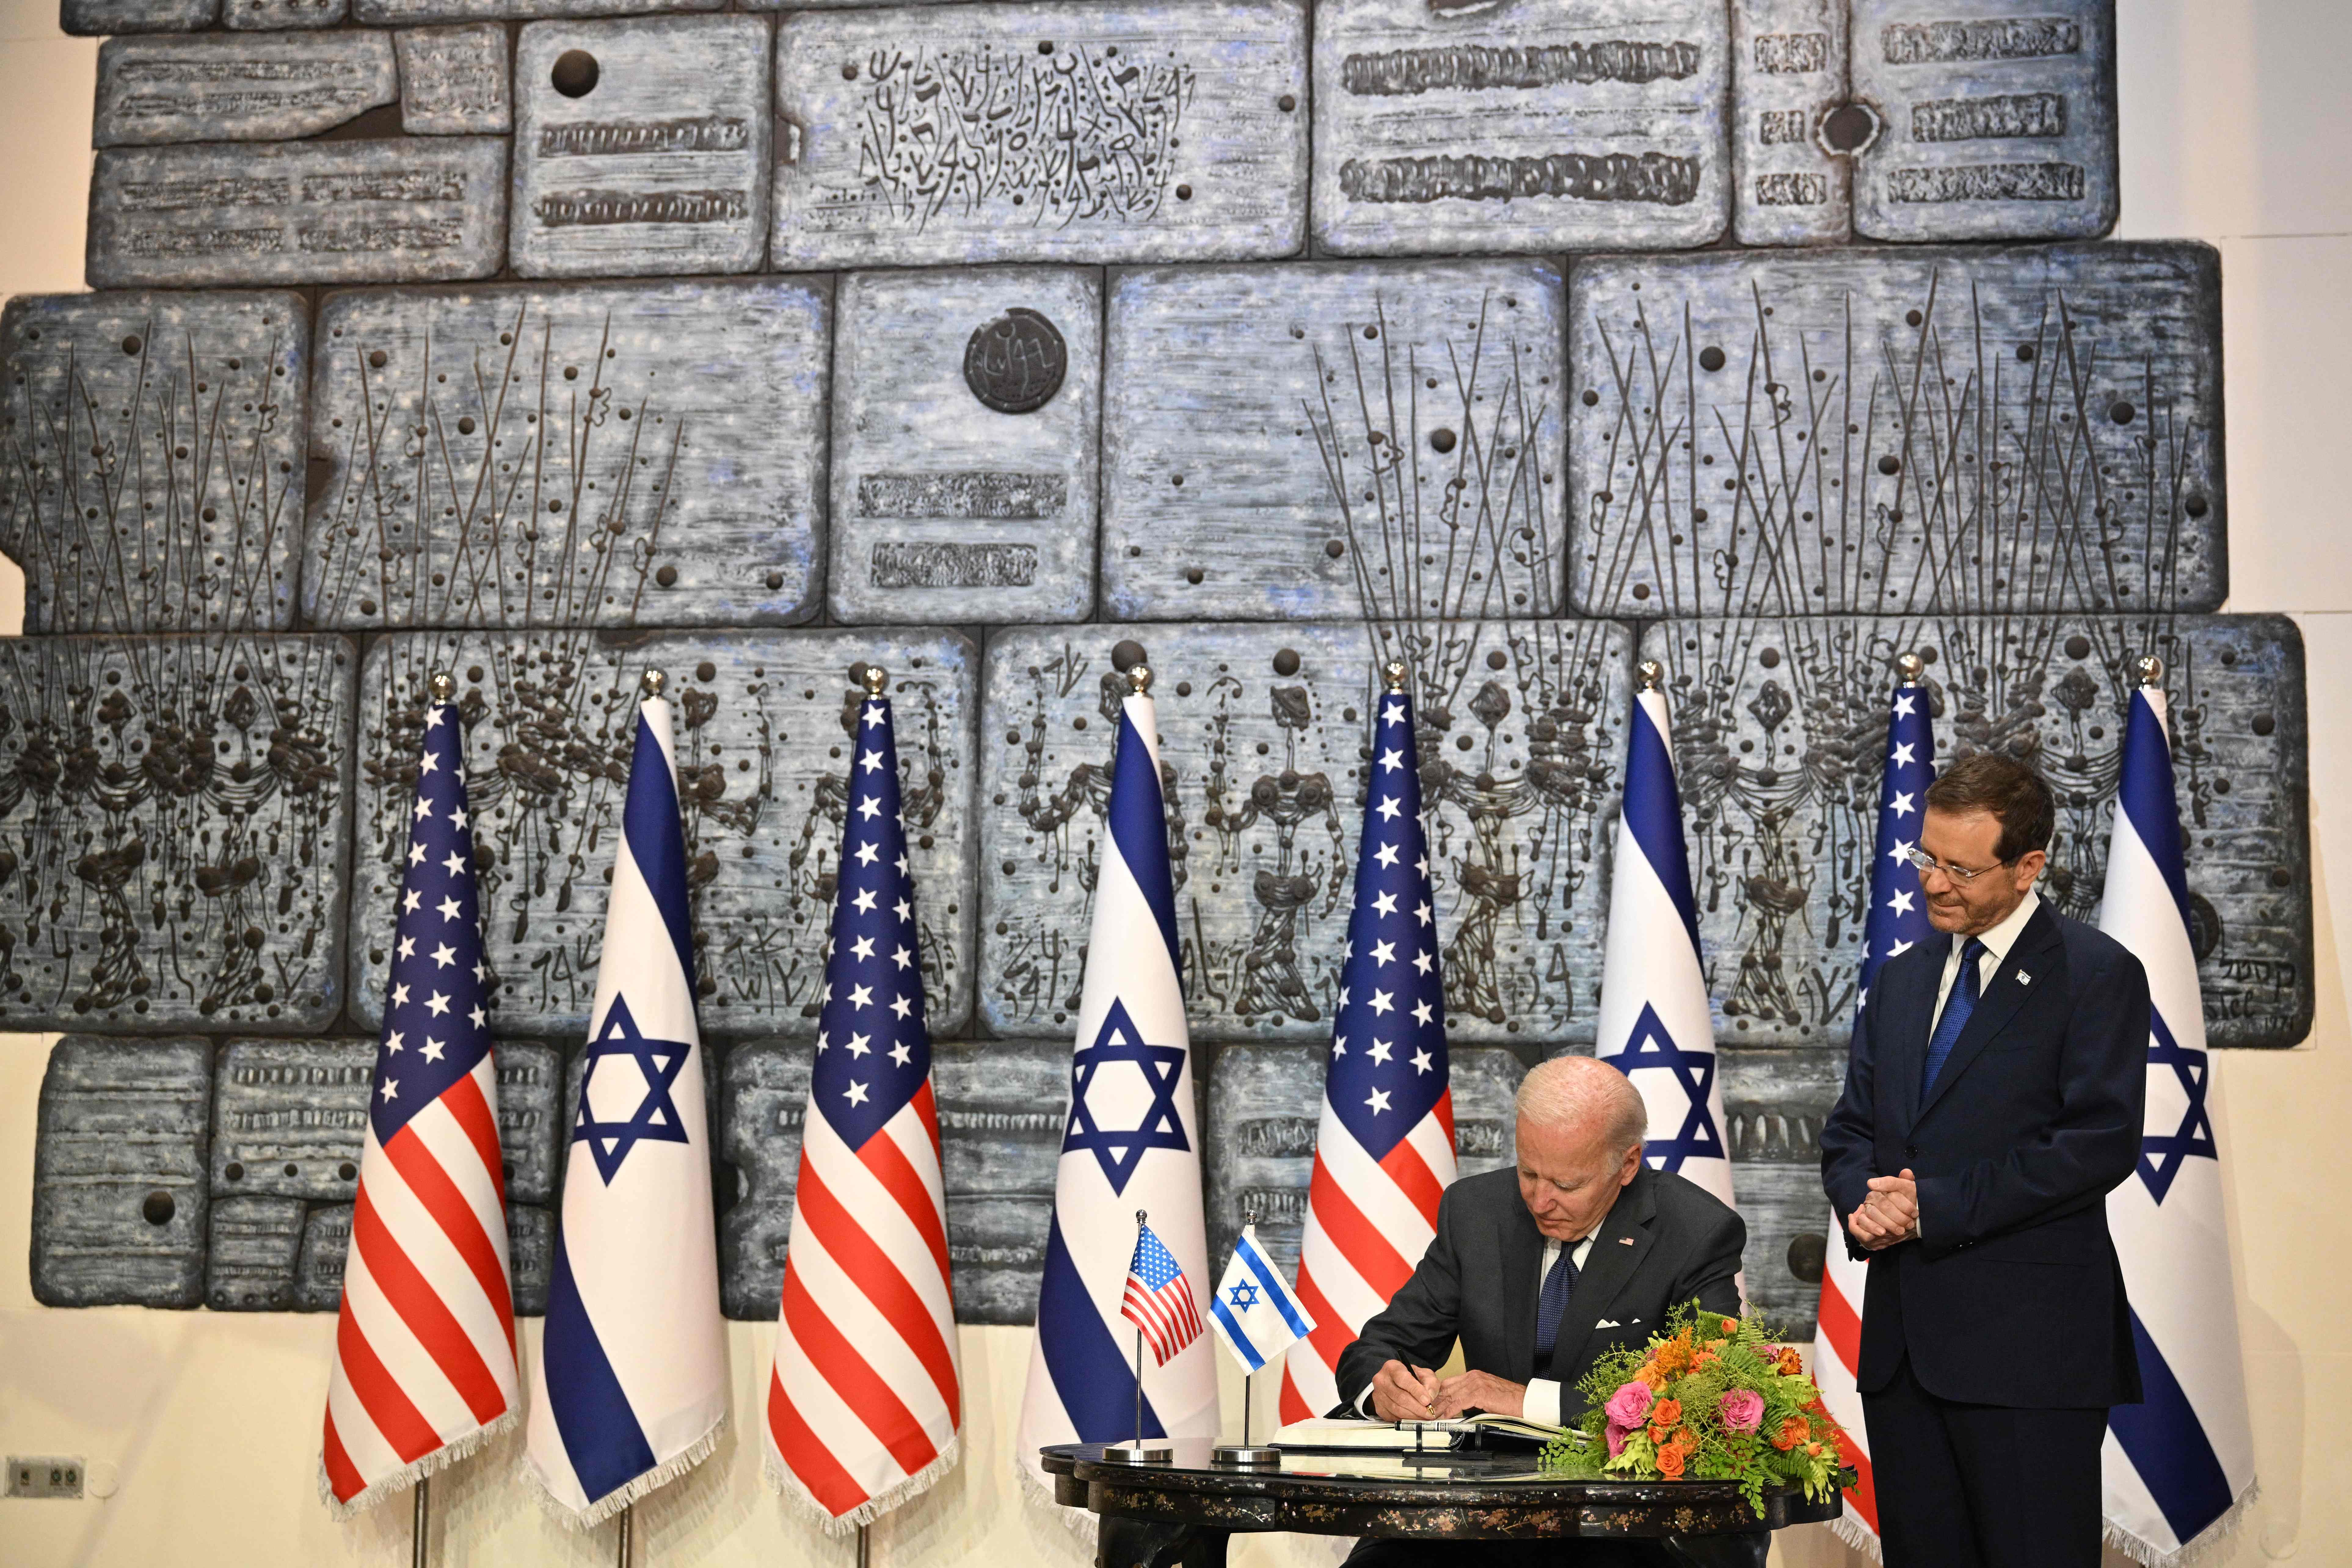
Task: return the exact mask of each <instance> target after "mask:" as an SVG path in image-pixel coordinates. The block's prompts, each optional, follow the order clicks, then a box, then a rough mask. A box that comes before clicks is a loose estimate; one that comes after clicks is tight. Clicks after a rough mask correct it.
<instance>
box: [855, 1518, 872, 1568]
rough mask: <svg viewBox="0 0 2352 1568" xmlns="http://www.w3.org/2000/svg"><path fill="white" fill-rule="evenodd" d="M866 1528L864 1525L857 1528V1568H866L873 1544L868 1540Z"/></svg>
mask: <svg viewBox="0 0 2352 1568" xmlns="http://www.w3.org/2000/svg"><path fill="white" fill-rule="evenodd" d="M866 1528H867V1527H866V1526H865V1525H862V1524H861V1525H859V1526H858V1527H857V1568H866V1552H868V1551H869V1550H870V1549H871V1546H872V1542H869V1541H867V1540H866Z"/></svg>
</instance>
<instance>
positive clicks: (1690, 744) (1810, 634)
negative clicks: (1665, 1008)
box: [1642, 614, 2313, 1046]
mask: <svg viewBox="0 0 2352 1568" xmlns="http://www.w3.org/2000/svg"><path fill="white" fill-rule="evenodd" d="M1642 651H1643V657H1645V658H1656V659H1659V660H1660V661H1662V662H1663V663H1664V665H1665V666H1666V668H1667V670H1668V672H1669V676H1668V686H1667V691H1668V693H1669V700H1670V701H1671V703H1672V705H1673V708H1674V714H1675V728H1674V742H1675V754H1676V772H1677V774H1678V777H1679V781H1680V784H1681V787H1682V798H1683V810H1684V813H1685V818H1686V820H1687V823H1688V829H1687V831H1688V834H1689V842H1690V853H1691V876H1692V880H1693V886H1694V890H1695V891H1696V895H1697V898H1698V906H1699V936H1700V940H1701V943H1702V946H1703V948H1704V950H1705V961H1706V971H1707V976H1708V992H1709V994H1710V995H1712V996H1713V998H1714V999H1715V1005H1716V1009H1717V1017H1718V1022H1717V1037H1718V1038H1719V1039H1722V1040H1725V1041H1727V1042H1729V1043H1732V1044H1735V1045H1748V1044H1754V1045H1838V1044H1842V1043H1843V1041H1844V1040H1845V1039H1846V1038H1847V1036H1848V1033H1849V1030H1850V1028H1851V1026H1852V1023H1853V1011H1854V1006H1855V976H1856V973H1857V970H1858V967H1859V963H1860V953H1861V944H1862V928H1863V919H1864V913H1865V910H1864V907H1863V900H1864V899H1865V898H1866V897H1867V895H1868V891H1869V883H1870V867H1869V858H1870V854H1871V846H1872V844H1873V843H1874V836H1875V834H1876V832H1877V810H1878V782H1879V768H1880V763H1881V760H1882V758H1883V756H1884V754H1885V732H1886V730H1885V726H1886V712H1887V705H1888V701H1889V699H1890V697H1891V695H1892V693H1893V690H1894V684H1895V676H1894V673H1893V668H1892V667H1893V663H1894V660H1895V657H1896V656H1897V655H1899V654H1901V653H1904V652H1906V651H1916V652H1917V653H1918V654H1919V656H1920V657H1921V658H1924V659H1927V660H1928V661H1929V662H1928V666H1927V691H1928V697H1929V703H1930V708H1931V710H1932V712H1933V714H1934V725H1935V731H1936V738H1937V752H1938V754H1939V755H1941V756H1944V757H1947V758H1949V757H1953V756H1957V755H1961V754H1965V753H1967V752H1978V751H1992V750H2001V751H2007V752H2012V753H2014V754H2018V755H2021V756H2025V757H2027V758H2029V759H2031V760H2032V761H2033V762H2034V763H2036V764H2037V765H2038V766H2040V767H2041V768H2042V772H2043V773H2044V775H2045V776H2046V777H2048V779H2049V780H2050V782H2051V784H2052V786H2053V788H2054V789H2055V790H2056V792H2057V795H2058V805H2059V811H2058V835H2057V838H2056V840H2055V842H2054V844H2053V847H2052V850H2051V862H2050V869H2049V870H2048V871H2047V872H2046V873H2044V875H2043V877H2042V883H2041V892H2042V897H2043V898H2045V899H2050V900H2053V901H2054V902H2055V904H2056V906H2057V908H2058V909H2059V910H2062V911H2063V912H2064V913H2066V914H2070V915H2073V916H2074V917H2075V918H2077V919H2079V920H2085V921H2095V920H2096V919H2097V913H2098V906H2099V900H2100V897H2101V891H2102V889H2103V888H2104V886H2105V880H2106V844H2107V836H2108V833H2109V831H2110V828H2111V826H2112V825H2113V818H2114V813H2115V791H2116V776H2117V770H2118V767H2119V765H2120V752H2121V748H2122V745H2123V738H2124V721H2125V719H2126V714H2127V713H2128V711H2129V698H2130V691H2131V687H2132V685H2133V684H2134V683H2135V678H2134V677H2133V676H2132V674H2131V673H2130V671H2131V661H2132V660H2133V659H2134V658H2137V656H2138V655H2140V654H2142V653H2147V652H2153V653H2155V654H2157V655H2158V656H2159V657H2160V658H2163V660H2164V661H2165V664H2166V666H2167V667H2168V668H2167V674H2166V689H2167V690H2168V694H2169V696H2170V699H2171V705H2172V713H2173V723H2174V726H2175V729H2174V734H2173V755H2174V766H2175V781H2176V784H2177V786H2178V788H2179V795H2180V805H2181V832H2182V837H2183V842H2184V844H2185V845H2186V847H2187V852H2188V861H2189V867H2188V869H2189V907H2190V910H2191V912H2192V914H2193V915H2194V917H2195V921H2196V930H2195V932H2194V935H2193V944H2194V946H2195V948H2196V951H2197V954H2198V961H2199V978H2200V984H2202V986H2203V989H2204V996H2205V1016H2206V1026H2207V1029H2208V1031H2209V1034H2210V1039H2211V1040H2212V1043H2214V1044H2215V1045H2221V1046H2288V1045H2293V1044H2294V1043H2296V1042H2297V1041H2299V1040H2301V1039H2302V1038H2303V1037H2304V1036H2305V1034H2306V1033H2307V1032H2308V1031H2309V1028H2310V1026H2311V1016H2312V962H2313V959H2312V946H2311V943H2312V934H2311V931H2312V927H2311V918H2312V917H2311V894H2310V861H2309V857H2308V852H2307V849H2306V847H2305V826H2306V822H2307V812H2308V807H2307V789H2308V762H2307V740H2306V731H2305V711H2304V678H2303V642H2302V637H2301V635H2300V634H2299V633H2298V632H2297V631H2296V629H2295V627H2294V624H2293V623H2292V622H2291V621H2288V620H2287V619H2285V618H2284V617H2283V616H2190V615H2158V616H2146V615H2136V614H2109V615H2104V616H2095V615H2083V614H2075V615H2056V616H2023V615H2020V616H1906V617H1887V618H1885V619H1878V620H1871V619H1862V618H1824V619H1820V620H1805V621H1774V620H1754V621H1721V620H1706V621H1696V622H1689V621H1670V622H1666V623H1664V624H1662V625H1657V626H1652V627H1650V628H1649V629H1648V630H1647V631H1646V632H1645V634H1644V636H1643V645H1642Z"/></svg>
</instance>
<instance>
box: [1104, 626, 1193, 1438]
mask: <svg viewBox="0 0 2352 1568" xmlns="http://www.w3.org/2000/svg"><path fill="white" fill-rule="evenodd" d="M1135 668H1136V669H1137V670H1142V669H1143V666H1141V665H1137V666H1136V667H1135ZM1129 679H1133V672H1130V675H1129ZM1143 679H1144V681H1145V682H1149V681H1150V679H1151V678H1150V672H1149V671H1146V672H1145V673H1144V676H1143ZM1136 689H1137V690H1141V689H1143V688H1142V685H1141V684H1139V685H1138V686H1137V687H1136ZM1148 1217H1149V1215H1148V1213H1147V1211H1145V1210H1143V1209H1138V1210H1136V1211H1135V1245H1136V1246H1137V1247H1141V1246H1142V1245H1143V1226H1144V1221H1145V1220H1146V1219H1147V1218H1148ZM1129 1267H1130V1268H1132V1267H1133V1265H1129ZM1103 1458H1105V1459H1107V1460H1108V1461H1109V1462H1110V1463H1112V1464H1114V1465H1172V1464H1174V1463H1175V1462H1176V1450H1175V1448H1174V1447H1171V1445H1169V1444H1166V1443H1147V1442H1145V1441H1144V1440H1143V1325H1142V1324H1140V1323H1138V1324H1137V1325H1136V1326H1135V1437H1134V1439H1133V1440H1132V1441H1130V1442H1126V1443H1106V1444H1104V1445H1103Z"/></svg>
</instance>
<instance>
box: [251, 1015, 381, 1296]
mask: <svg viewBox="0 0 2352 1568" xmlns="http://www.w3.org/2000/svg"><path fill="white" fill-rule="evenodd" d="M374 1074H375V1043H374V1042H373V1041H372V1040H232V1041H230V1042H229V1043H228V1045H227V1046H226V1047H225V1048H224V1049H223V1050H222V1052H221V1059H220V1071H219V1083H218V1085H217V1086H216V1088H215V1091H214V1094H213V1142H212V1184H213V1193H214V1195H215V1197H219V1198H228V1197H231V1196H233V1195H234V1196H238V1197H254V1198H265V1197H266V1198H290V1199H293V1200H295V1204H296V1207H297V1208H298V1209H299V1207H300V1205H301V1204H302V1203H304V1202H306V1201H307V1202H311V1203H349V1202H350V1201H351V1198H352V1194H353V1193H355V1192H357V1191H358V1190H359V1181H360V1165H359V1161H360V1151H361V1149H362V1146H363V1145H364V1144H365V1143H366V1141H367V1116H368V1094H369V1089H370V1086H371V1081H372V1079H373V1077H374ZM217 1212H218V1210H217V1205H216V1206H215V1214H217ZM298 1220H299V1215H298ZM217 1228H218V1222H217V1220H215V1231H217ZM294 1228H295V1229H296V1230H297V1231H298V1232H299V1230H300V1228H301V1226H300V1225H299V1223H298V1224H297V1225H296V1226H295V1227H294ZM291 1266H292V1259H291V1256H290V1255H289V1259H288V1267H289V1269H290V1268H291Z"/></svg>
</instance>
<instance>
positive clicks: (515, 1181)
mask: <svg viewBox="0 0 2352 1568" xmlns="http://www.w3.org/2000/svg"><path fill="white" fill-rule="evenodd" d="M495 1061H496V1065H497V1068H498V1075H499V1155H500V1156H501V1158H502V1160H503V1163H504V1164H505V1167H506V1169H505V1175H506V1183H507V1205H508V1206H509V1208H511V1207H513V1206H514V1205H517V1204H550V1205H551V1204H553V1203H554V1202H555V1188H556V1182H557V1180H558V1178H559V1177H560V1175H561V1173H562V1164H561V1163H560V1161H561V1159H562V1152H563V1150H564V1147H565V1146H566V1144H568V1143H569V1142H570V1140H569V1139H567V1138H566V1137H565V1136H564V1131H565V1129H566V1122H565V1116H564V1107H563V1105H562V1100H560V1099H559V1096H560V1095H561V1093H562V1089H563V1053H562V1051H559V1050H557V1049H556V1048H555V1047H553V1046H550V1045H542V1044H541V1043H540V1042H538V1041H536V1040H501V1041H499V1043H498V1046H497V1047H496V1051H495Z"/></svg>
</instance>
